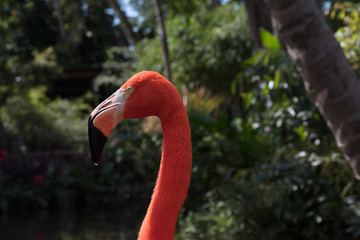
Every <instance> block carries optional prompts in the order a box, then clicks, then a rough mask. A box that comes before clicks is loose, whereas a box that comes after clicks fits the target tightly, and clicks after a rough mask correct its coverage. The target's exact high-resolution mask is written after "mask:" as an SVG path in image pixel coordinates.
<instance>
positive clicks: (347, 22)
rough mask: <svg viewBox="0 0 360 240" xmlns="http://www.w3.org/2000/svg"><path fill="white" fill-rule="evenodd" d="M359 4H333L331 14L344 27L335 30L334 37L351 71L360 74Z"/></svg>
mask: <svg viewBox="0 0 360 240" xmlns="http://www.w3.org/2000/svg"><path fill="white" fill-rule="evenodd" d="M359 15H360V4H359V3H351V2H344V3H335V5H334V7H333V10H332V12H331V17H332V18H337V19H340V20H341V21H343V23H344V26H342V27H340V28H338V29H337V31H336V33H335V36H336V38H337V39H338V41H339V42H340V46H341V47H342V48H343V50H344V52H345V54H346V57H347V58H348V59H349V62H350V64H351V65H352V66H353V69H354V70H355V71H356V72H357V74H358V75H359V74H360V69H359V64H360V58H359V56H360V52H359V49H360V36H359V34H360V27H359V23H360V17H359Z"/></svg>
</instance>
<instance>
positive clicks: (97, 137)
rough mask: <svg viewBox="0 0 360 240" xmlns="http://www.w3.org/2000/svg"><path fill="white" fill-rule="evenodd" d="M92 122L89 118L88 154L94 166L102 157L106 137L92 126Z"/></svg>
mask: <svg viewBox="0 0 360 240" xmlns="http://www.w3.org/2000/svg"><path fill="white" fill-rule="evenodd" d="M93 120H94V119H91V117H90V118H89V132H88V134H89V145H90V154H91V159H92V161H93V162H94V163H95V164H98V163H99V162H100V161H101V159H102V157H101V152H102V150H103V148H104V146H105V143H106V141H107V139H108V138H107V137H106V136H105V135H104V134H103V133H102V132H101V131H100V129H98V128H97V127H95V126H94V124H93Z"/></svg>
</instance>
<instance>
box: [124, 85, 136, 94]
mask: <svg viewBox="0 0 360 240" xmlns="http://www.w3.org/2000/svg"><path fill="white" fill-rule="evenodd" d="M125 91H126V93H127V94H131V93H133V92H134V88H133V87H132V86H128V87H127V88H126V89H125Z"/></svg>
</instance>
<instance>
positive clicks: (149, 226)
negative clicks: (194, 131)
mask: <svg viewBox="0 0 360 240" xmlns="http://www.w3.org/2000/svg"><path fill="white" fill-rule="evenodd" d="M181 104H182V103H181ZM160 120H161V125H162V130H163V136H164V140H163V152H162V157H161V163H160V169H159V175H158V179H157V182H156V186H155V189H154V193H153V195H152V198H151V202H150V205H149V208H148V210H147V213H146V216H145V218H144V221H143V223H142V225H141V228H140V232H139V238H138V239H139V240H145V239H146V240H170V239H173V238H174V232H175V227H176V221H177V217H178V214H179V211H180V209H181V207H182V205H183V203H184V200H185V197H186V195H187V191H188V188H189V183H190V175H191V160H192V151H191V136H190V127H189V122H188V118H187V114H186V111H185V108H184V107H183V105H182V106H181V107H179V108H178V109H177V110H176V111H175V112H173V113H172V114H171V115H170V114H169V115H167V116H160Z"/></svg>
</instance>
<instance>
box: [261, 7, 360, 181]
mask: <svg viewBox="0 0 360 240" xmlns="http://www.w3.org/2000/svg"><path fill="white" fill-rule="evenodd" d="M267 5H268V7H269V9H270V12H271V15H272V19H273V27H274V29H275V31H276V32H277V33H278V35H279V38H280V39H281V40H282V42H283V43H284V44H285V46H286V48H287V51H288V53H289V55H290V56H291V58H292V59H293V61H294V62H295V64H296V67H297V69H298V71H299V72H300V74H301V76H302V77H303V80H304V84H305V88H306V90H307V91H308V93H309V94H310V95H311V97H312V98H313V99H314V101H315V105H316V106H317V107H318V109H319V110H320V112H321V113H322V115H323V116H324V118H325V120H326V122H327V124H328V126H329V127H330V129H331V131H332V133H333V135H334V136H335V140H336V143H337V145H338V147H339V148H340V150H341V151H342V152H343V153H344V154H345V157H346V159H347V160H348V161H349V162H350V165H351V167H352V168H353V170H354V174H355V177H356V178H357V179H359V180H360V147H359V146H360V94H359V93H360V82H359V80H358V79H357V77H356V75H355V73H354V72H353V71H352V69H351V66H350V64H349V62H348V61H347V59H346V58H345V56H344V53H343V52H342V49H341V47H340V46H339V43H338V42H337V41H336V39H335V37H334V35H333V33H332V31H331V29H330V28H329V26H328V25H327V23H326V22H325V20H324V18H323V17H322V15H321V12H320V10H319V8H318V7H317V6H316V4H315V2H314V1H312V0H311V1H309V0H267Z"/></svg>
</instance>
